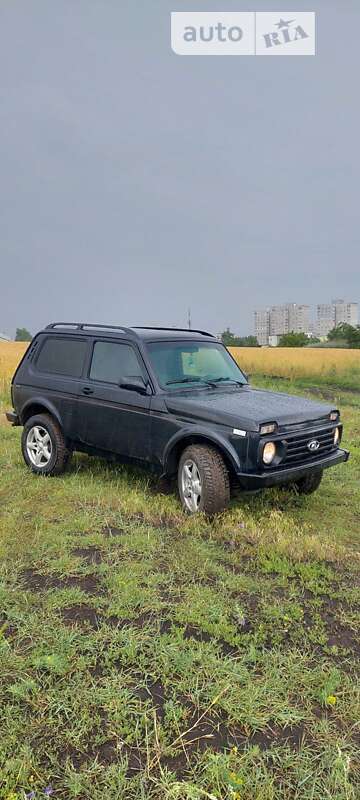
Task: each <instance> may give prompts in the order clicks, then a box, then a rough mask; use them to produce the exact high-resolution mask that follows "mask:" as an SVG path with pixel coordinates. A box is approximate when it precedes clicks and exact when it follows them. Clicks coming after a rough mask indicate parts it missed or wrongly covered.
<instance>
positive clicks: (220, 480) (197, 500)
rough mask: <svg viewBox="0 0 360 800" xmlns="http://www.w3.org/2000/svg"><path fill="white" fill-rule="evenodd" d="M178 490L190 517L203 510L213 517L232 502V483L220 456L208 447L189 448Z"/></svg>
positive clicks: (194, 446)
mask: <svg viewBox="0 0 360 800" xmlns="http://www.w3.org/2000/svg"><path fill="white" fill-rule="evenodd" d="M178 488H179V495H180V500H181V503H182V506H183V509H184V510H185V511H186V512H187V513H188V514H196V513H197V512H198V511H203V512H204V513H205V514H206V515H207V516H210V517H212V516H214V514H217V513H219V512H220V511H223V510H224V509H225V508H226V506H227V505H228V502H229V500H230V482H229V473H228V470H227V468H226V464H225V461H224V459H223V458H222V456H221V455H220V453H218V451H217V450H215V448H214V447H211V446H208V445H204V444H198V445H190V447H187V448H186V449H185V450H184V452H183V453H182V455H181V458H180V461H179V469H178Z"/></svg>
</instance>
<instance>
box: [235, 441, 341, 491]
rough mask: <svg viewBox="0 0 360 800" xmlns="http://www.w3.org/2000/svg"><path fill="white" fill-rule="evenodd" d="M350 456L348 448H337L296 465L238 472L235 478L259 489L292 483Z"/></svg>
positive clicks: (246, 486) (249, 486) (250, 487)
mask: <svg viewBox="0 0 360 800" xmlns="http://www.w3.org/2000/svg"><path fill="white" fill-rule="evenodd" d="M349 457H350V453H349V451H348V450H342V449H341V448H339V449H338V450H335V451H334V452H333V453H331V454H330V455H327V456H324V458H317V459H314V460H313V461H307V462H306V464H299V465H297V466H296V467H283V469H282V468H281V467H278V468H277V469H274V470H272V471H270V470H266V472H265V471H264V472H258V473H245V472H238V473H237V478H238V481H239V483H240V485H241V486H243V487H244V488H246V489H261V488H265V487H266V486H279V484H283V483H292V482H294V481H296V480H299V478H304V477H305V475H308V474H309V473H310V472H316V471H317V470H319V469H328V467H334V466H335V465H336V464H340V463H341V461H347V460H348V459H349Z"/></svg>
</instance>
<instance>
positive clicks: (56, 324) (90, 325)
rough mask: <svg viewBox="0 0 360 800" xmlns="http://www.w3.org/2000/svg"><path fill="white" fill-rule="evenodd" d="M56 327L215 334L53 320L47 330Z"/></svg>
mask: <svg viewBox="0 0 360 800" xmlns="http://www.w3.org/2000/svg"><path fill="white" fill-rule="evenodd" d="M55 328H69V329H70V330H80V331H88V330H94V329H95V330H103V331H123V332H124V333H127V334H129V333H130V334H131V333H132V334H133V335H135V336H137V335H138V334H137V333H136V332H137V331H173V332H176V331H181V332H184V333H199V334H200V335H201V336H210V337H211V338H212V339H213V338H214V335H213V334H212V333H209V331H202V330H197V329H196V328H191V329H190V328H167V327H161V326H157V325H134V326H133V327H131V328H129V327H127V328H126V327H125V326H124V325H100V324H98V323H91V322H51V323H50V325H47V326H46V330H48V329H51V330H54V329H55Z"/></svg>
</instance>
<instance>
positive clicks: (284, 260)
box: [0, 0, 360, 334]
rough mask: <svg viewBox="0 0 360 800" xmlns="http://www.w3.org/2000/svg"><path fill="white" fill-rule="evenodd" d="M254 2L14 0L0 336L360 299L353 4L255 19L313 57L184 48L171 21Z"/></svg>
mask: <svg viewBox="0 0 360 800" xmlns="http://www.w3.org/2000/svg"><path fill="white" fill-rule="evenodd" d="M249 7H250V4H249V3H244V2H233V1H232V0H226V2H224V0H223V2H217V1H216V2H212V0H209V1H206V2H205V0H202V2H196V3H187V2H186V3H185V2H181V0H177V2H176V0H171V1H170V0H153V1H152V2H151V1H150V0H146V2H145V0H141V2H139V0H138V2H134V0H131V2H130V0H76V2H74V0H56V2H53V1H52V0H1V2H0V94H1V98H0V186H1V216H0V271H1V281H0V330H1V329H3V330H7V331H8V332H9V333H11V334H13V333H14V330H15V327H16V326H20V325H21V326H22V325H26V326H27V327H28V328H30V330H31V331H32V332H35V331H36V329H38V328H39V327H41V326H42V325H43V324H46V323H47V322H49V321H51V320H54V319H66V320H71V319H75V318H76V319H84V320H85V319H86V320H90V321H100V322H114V323H120V324H121V323H146V322H155V321H156V322H158V323H160V324H161V323H165V324H167V323H174V324H177V325H182V324H184V323H185V322H186V313H187V307H188V306H189V305H190V306H191V308H192V316H193V324H194V326H195V325H196V326H204V327H207V328H210V329H211V330H214V331H218V330H221V329H222V328H223V327H224V326H225V325H227V324H229V325H230V326H231V327H232V328H233V329H235V330H236V331H238V332H242V333H248V332H251V331H252V310H253V309H254V308H255V307H256V306H260V307H261V306H262V305H268V304H272V303H275V302H286V301H295V302H296V301H298V302H308V303H312V302H314V303H316V302H322V301H323V302H326V301H328V300H330V299H331V297H333V296H340V297H343V296H344V297H345V298H346V299H349V300H350V299H354V300H360V278H359V275H360V269H359V240H360V226H359V178H360V174H359V173H360V168H359V167H360V158H359V142H360V130H359V128H360V126H359V97H358V93H359V77H358V76H359V72H360V56H359V45H358V31H359V26H360V6H359V3H358V0H357V1H356V2H355V0H354V2H353V1H352V0H351V1H350V0H342V1H341V2H340V0H336V2H335V0H326V1H325V0H317V1H316V2H314V0H313V2H311V3H308V2H303V0H301V1H299V0H297V2H294V3H291V2H286V4H281V3H274V4H273V5H272V4H269V3H264V2H257V3H256V4H255V6H254V8H256V10H259V11H260V10H271V9H272V8H274V9H276V10H278V9H279V8H280V9H281V11H282V12H284V11H286V12H289V9H290V11H294V10H298V11H301V10H314V11H316V12H317V48H318V54H317V56H315V57H292V58H266V57H254V56H252V57H223V58H222V57H180V56H176V55H175V54H173V53H172V51H171V49H170V11H172V10H173V11H175V10H177V11H181V10H187V9H193V10H218V9H219V8H222V9H223V10H226V11H231V10H232V9H236V10H249Z"/></svg>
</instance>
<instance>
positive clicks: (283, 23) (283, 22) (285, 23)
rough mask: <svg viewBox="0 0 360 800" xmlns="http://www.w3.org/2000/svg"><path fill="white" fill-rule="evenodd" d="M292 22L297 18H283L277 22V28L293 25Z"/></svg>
mask: <svg viewBox="0 0 360 800" xmlns="http://www.w3.org/2000/svg"><path fill="white" fill-rule="evenodd" d="M292 22H295V20H294V19H288V20H286V19H281V20H280V22H277V23H276V28H279V30H280V28H288V27H289V25H291V23H292Z"/></svg>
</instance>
